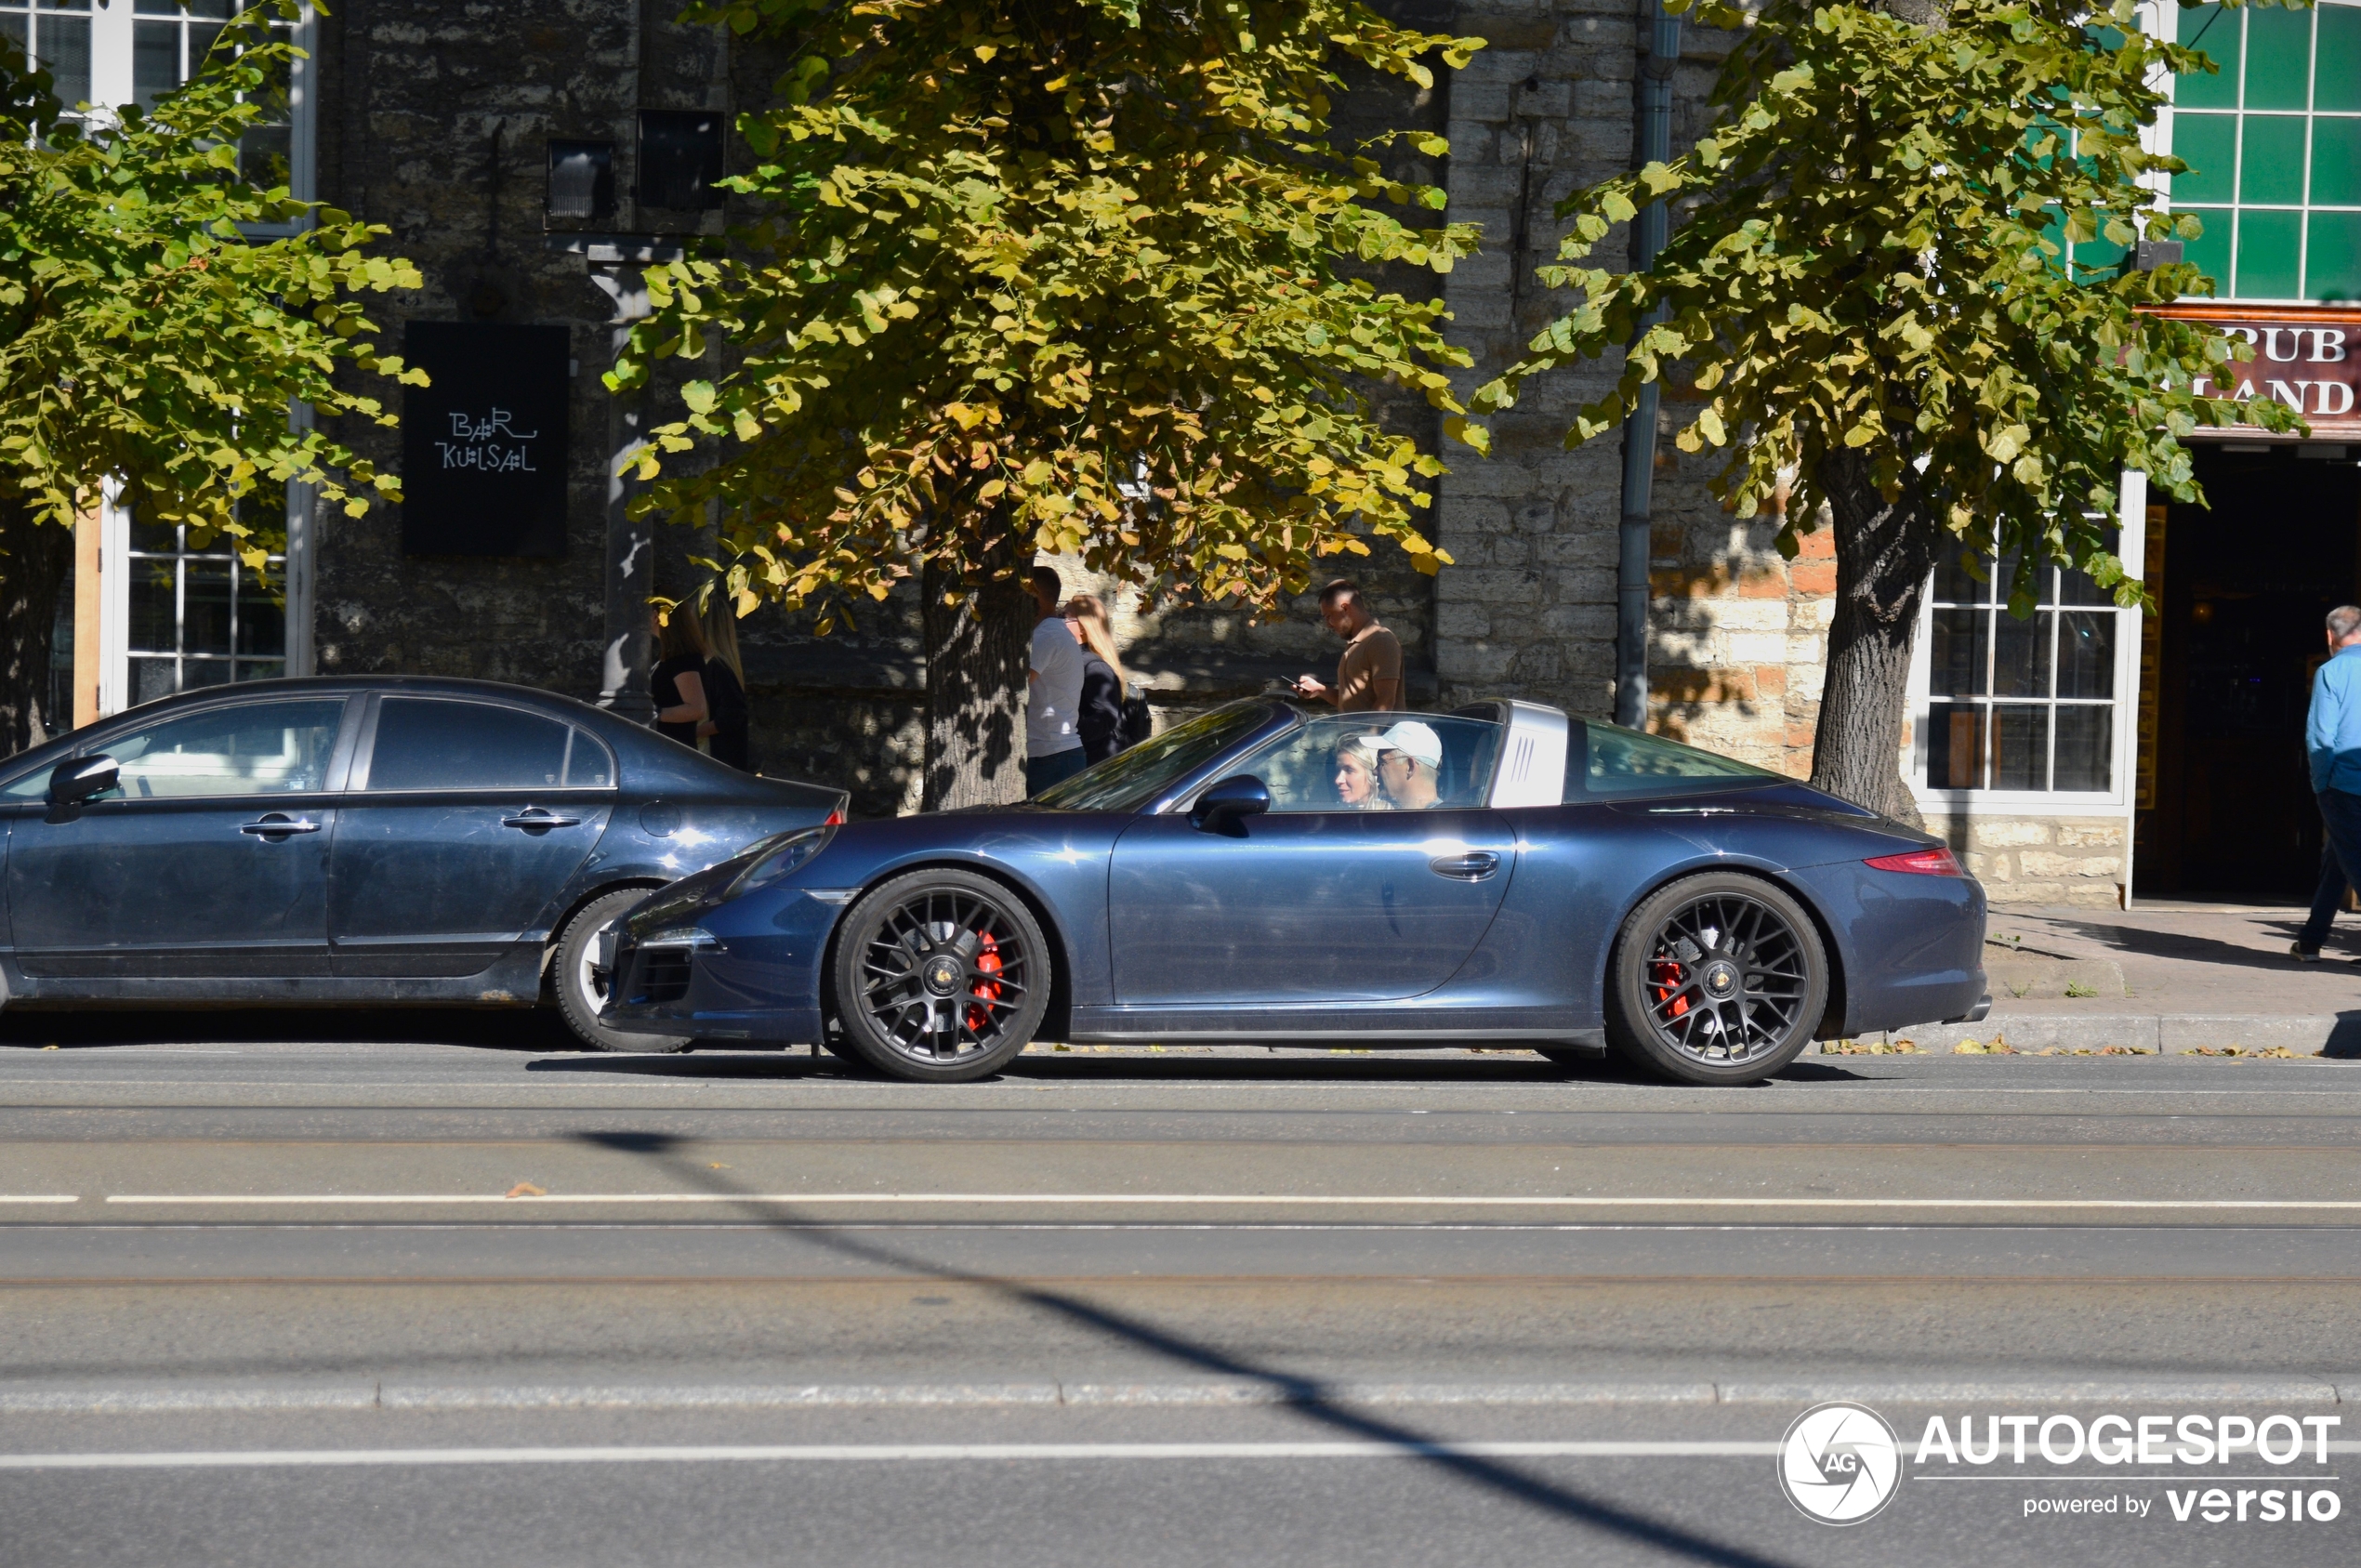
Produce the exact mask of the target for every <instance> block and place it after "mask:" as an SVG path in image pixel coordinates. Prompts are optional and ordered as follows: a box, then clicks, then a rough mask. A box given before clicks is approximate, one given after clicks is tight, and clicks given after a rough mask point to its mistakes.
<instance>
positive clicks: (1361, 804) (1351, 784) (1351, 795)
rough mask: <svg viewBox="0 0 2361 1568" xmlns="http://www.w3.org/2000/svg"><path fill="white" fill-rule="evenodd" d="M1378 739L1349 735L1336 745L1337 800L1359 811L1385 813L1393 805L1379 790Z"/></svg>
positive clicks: (1370, 736) (1371, 736)
mask: <svg viewBox="0 0 2361 1568" xmlns="http://www.w3.org/2000/svg"><path fill="white" fill-rule="evenodd" d="M1377 739H1378V737H1377V736H1375V735H1347V736H1346V737H1345V738H1344V739H1343V740H1341V741H1339V742H1338V743H1337V772H1336V786H1337V798H1338V799H1339V801H1341V802H1343V803H1344V804H1345V805H1347V806H1350V807H1352V809H1353V810H1356V811H1386V810H1392V803H1391V802H1389V801H1388V800H1387V799H1386V797H1385V792H1384V791H1383V790H1381V789H1379V788H1378V749H1377V744H1376V743H1377Z"/></svg>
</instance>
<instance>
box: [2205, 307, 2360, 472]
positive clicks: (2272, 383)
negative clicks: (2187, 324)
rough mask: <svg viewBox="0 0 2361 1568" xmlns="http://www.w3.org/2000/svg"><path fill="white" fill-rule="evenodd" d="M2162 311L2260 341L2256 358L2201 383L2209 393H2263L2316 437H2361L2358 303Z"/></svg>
mask: <svg viewBox="0 0 2361 1568" xmlns="http://www.w3.org/2000/svg"><path fill="white" fill-rule="evenodd" d="M2160 313H2161V314H2164V315H2168V316H2178V317H2181V318H2183V320H2187V321H2200V322H2207V323H2211V324H2212V325H2214V326H2218V327H2220V328H2222V329H2223V331H2225V332H2227V333H2230V334H2232V335H2233V336H2238V337H2243V338H2245V339H2246V340H2247V341H2248V342H2249V343H2251V344H2253V345H2254V358H2253V359H2251V360H2247V361H2243V362H2233V363H2231V364H2228V365H2225V366H2223V372H2224V381H2223V384H2222V385H2219V386H2216V385H2214V384H2212V383H2211V382H2209V381H2199V382H2198V383H2197V385H2196V390H2197V392H2198V393H2199V394H2200V395H2202V396H2209V397H2217V398H2218V397H2230V398H2235V399H2236V400H2237V401H2238V402H2251V401H2252V400H2254V399H2256V398H2262V399H2266V400H2268V401H2270V402H2277V403H2284V404H2286V405H2287V406H2288V407H2289V408H2292V409H2294V410H2295V411H2296V412H2297V413H2299V414H2301V415H2303V418H2304V422H2305V423H2306V424H2308V425H2310V426H2311V427H2312V433H2313V435H2314V436H2315V438H2319V437H2326V438H2328V439H2330V440H2335V439H2338V438H2346V439H2350V438H2353V437H2355V436H2361V407H2356V406H2355V405H2356V402H2361V310H2355V309H2354V308H2353V307H2352V306H2349V305H2347V306H2335V305H2330V306H2309V307H2306V306H2301V305H2280V306H2254V305H2236V304H2230V305H2217V304H2212V303H2207V304H2197V305H2188V304H2183V305H2173V306H2169V307H2167V308H2166V309H2165V310H2163V311H2161V312H2160Z"/></svg>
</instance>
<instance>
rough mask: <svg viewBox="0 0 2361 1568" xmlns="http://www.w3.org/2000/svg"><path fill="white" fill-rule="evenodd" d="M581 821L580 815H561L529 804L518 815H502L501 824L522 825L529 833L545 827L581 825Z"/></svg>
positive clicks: (503, 825)
mask: <svg viewBox="0 0 2361 1568" xmlns="http://www.w3.org/2000/svg"><path fill="white" fill-rule="evenodd" d="M581 822H582V819H581V818H580V817H561V816H559V815H558V814H557V813H556V812H554V811H545V810H542V809H541V808H540V807H538V806H527V807H526V808H525V809H524V810H522V811H521V812H520V813H519V814H517V815H516V816H513V817H502V818H501V819H500V825H501V826H502V827H521V828H522V829H524V831H526V832H527V833H532V832H534V831H535V830H536V829H539V828H545V827H575V826H578V825H580V824H581Z"/></svg>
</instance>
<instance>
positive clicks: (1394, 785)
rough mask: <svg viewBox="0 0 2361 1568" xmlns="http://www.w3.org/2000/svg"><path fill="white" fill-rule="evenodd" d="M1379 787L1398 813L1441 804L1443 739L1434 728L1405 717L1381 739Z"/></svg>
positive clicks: (1378, 740) (1379, 742)
mask: <svg viewBox="0 0 2361 1568" xmlns="http://www.w3.org/2000/svg"><path fill="white" fill-rule="evenodd" d="M1377 750H1378V785H1379V787H1381V788H1382V789H1384V791H1385V794H1386V798H1387V799H1389V800H1391V801H1392V802H1393V809H1394V810H1397V811H1423V810H1427V809H1429V808H1430V807H1432V806H1435V805H1438V804H1440V803H1441V802H1440V801H1439V799H1438V798H1437V797H1438V796H1439V795H1440V794H1441V777H1442V770H1443V738H1442V737H1441V736H1440V735H1437V734H1436V733H1435V732H1434V730H1433V727H1432V726H1431V725H1426V724H1421V723H1419V722H1418V720H1417V719H1415V718H1405V719H1404V720H1403V721H1402V722H1401V723H1399V724H1396V725H1395V726H1394V727H1393V728H1392V729H1391V730H1388V731H1386V732H1385V733H1384V734H1382V735H1379V736H1378V739H1377Z"/></svg>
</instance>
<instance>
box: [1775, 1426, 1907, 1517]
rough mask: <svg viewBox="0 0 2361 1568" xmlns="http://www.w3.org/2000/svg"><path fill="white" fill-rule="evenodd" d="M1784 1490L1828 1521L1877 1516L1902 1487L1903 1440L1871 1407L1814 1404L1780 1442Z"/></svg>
mask: <svg viewBox="0 0 2361 1568" xmlns="http://www.w3.org/2000/svg"><path fill="white" fill-rule="evenodd" d="M1779 1489H1780V1490H1781V1491H1783V1492H1785V1493H1786V1494H1787V1501H1788V1502H1790V1503H1793V1504H1794V1505H1795V1506H1796V1510H1797V1511H1798V1512H1799V1513H1801V1514H1802V1515H1804V1516H1805V1517H1806V1518H1808V1519H1816V1520H1818V1521H1819V1522H1821V1523H1823V1524H1858V1523H1860V1522H1862V1521H1863V1520H1866V1519H1874V1518H1876V1517H1877V1515H1878V1514H1879V1513H1880V1512H1881V1511H1883V1509H1884V1508H1885V1506H1886V1505H1887V1504H1888V1503H1891V1502H1892V1501H1893V1495H1894V1494H1895V1493H1896V1492H1898V1491H1900V1490H1901V1489H1902V1443H1901V1440H1900V1439H1898V1438H1896V1437H1895V1436H1894V1435H1893V1428H1892V1427H1889V1426H1887V1425H1886V1423H1885V1417H1883V1416H1880V1415H1879V1414H1878V1413H1877V1412H1876V1411H1874V1410H1872V1409H1870V1408H1869V1407H1868V1406H1866V1405H1864V1404H1850V1403H1845V1402H1844V1401H1842V1400H1838V1401H1834V1402H1831V1403H1827V1404H1815V1405H1814V1406H1813V1407H1812V1408H1811V1409H1809V1410H1807V1411H1805V1412H1804V1413H1803V1414H1802V1415H1800V1416H1797V1417H1796V1418H1795V1424H1794V1425H1792V1426H1790V1427H1788V1428H1787V1436H1786V1437H1784V1438H1782V1439H1780V1440H1779Z"/></svg>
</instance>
